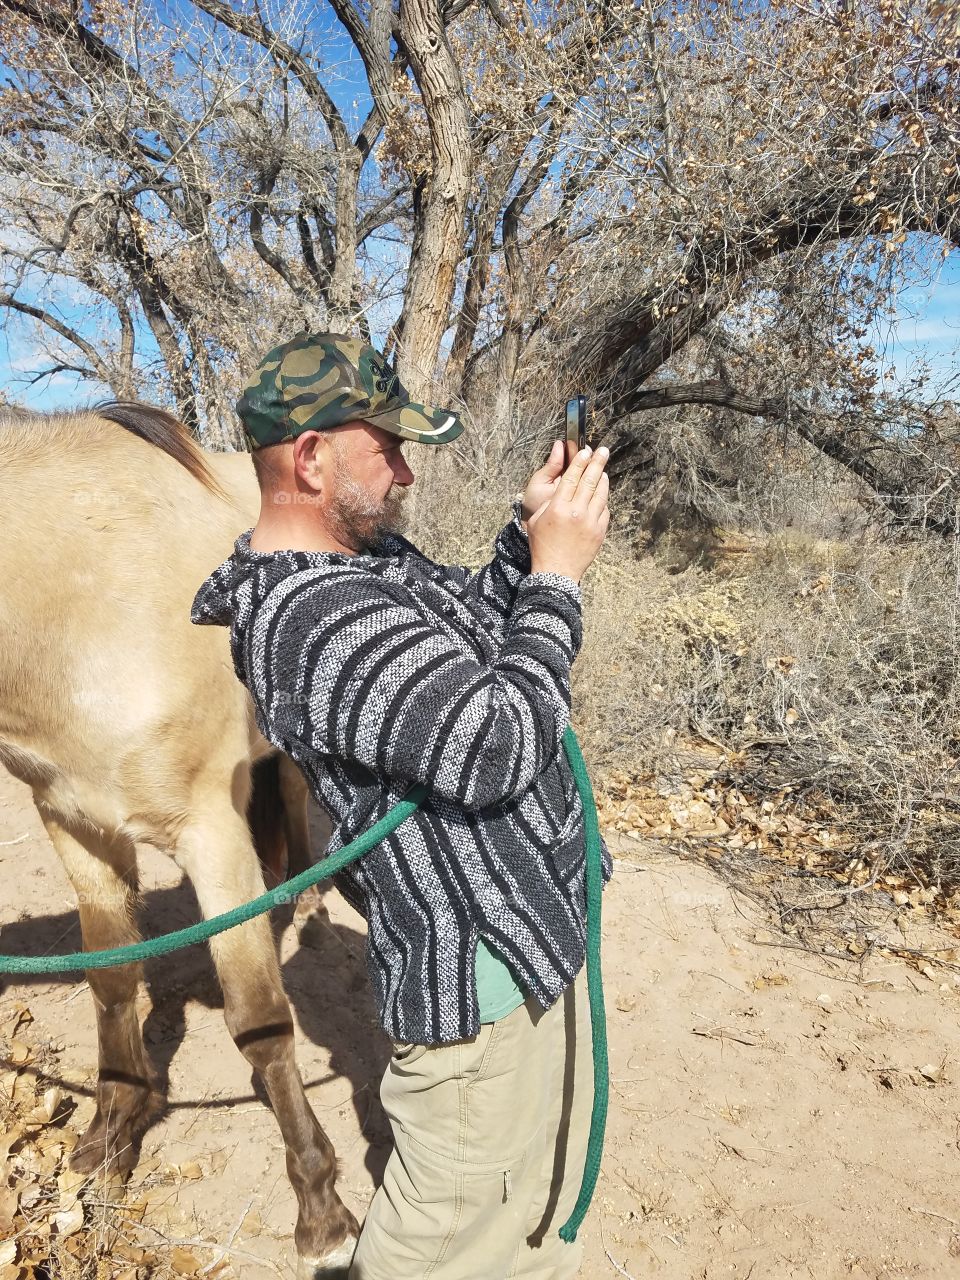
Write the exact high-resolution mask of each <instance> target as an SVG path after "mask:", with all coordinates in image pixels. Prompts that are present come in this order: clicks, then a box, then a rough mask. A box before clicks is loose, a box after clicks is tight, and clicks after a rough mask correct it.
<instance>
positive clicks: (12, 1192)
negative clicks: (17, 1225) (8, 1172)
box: [0, 1187, 20, 1236]
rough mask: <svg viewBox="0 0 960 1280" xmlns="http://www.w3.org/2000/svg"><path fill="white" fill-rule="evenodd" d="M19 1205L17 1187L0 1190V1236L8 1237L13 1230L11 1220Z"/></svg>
mask: <svg viewBox="0 0 960 1280" xmlns="http://www.w3.org/2000/svg"><path fill="white" fill-rule="evenodd" d="M19 1203H20V1191H19V1189H18V1188H17V1187H10V1188H8V1189H6V1190H0V1235H4V1236H6V1235H9V1234H10V1232H11V1231H12V1230H13V1219H14V1215H15V1214H16V1212H17V1206H18V1205H19Z"/></svg>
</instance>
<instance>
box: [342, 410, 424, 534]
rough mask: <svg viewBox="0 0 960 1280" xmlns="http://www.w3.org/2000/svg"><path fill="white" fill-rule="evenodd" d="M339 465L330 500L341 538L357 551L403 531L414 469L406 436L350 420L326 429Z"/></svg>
mask: <svg viewBox="0 0 960 1280" xmlns="http://www.w3.org/2000/svg"><path fill="white" fill-rule="evenodd" d="M326 434H327V435H328V436H329V437H330V444H331V446H332V450H333V460H334V466H333V469H332V485H331V488H330V491H329V493H328V496H327V501H326V503H325V504H324V506H325V511H324V515H325V517H326V520H327V523H328V524H329V525H330V528H331V530H332V532H333V533H334V534H335V535H336V537H337V538H338V540H339V541H340V542H342V543H343V544H344V545H345V546H349V547H353V548H354V549H355V550H356V551H367V550H373V548H374V547H375V546H376V545H377V543H378V542H379V541H380V539H381V538H382V537H383V535H384V534H385V533H390V532H397V533H399V532H402V530H403V527H404V525H403V511H402V506H403V499H404V498H405V497H406V490H407V487H408V486H409V485H411V484H413V479H414V477H413V472H412V471H411V470H410V468H409V466H408V465H407V461H406V459H405V458H404V456H403V447H404V444H405V443H406V442H405V441H404V440H403V439H402V438H401V437H400V436H395V435H393V433H392V432H390V431H384V430H383V428H382V427H375V426H373V425H371V424H370V423H368V422H348V423H344V424H343V425H342V426H340V427H334V428H333V429H332V430H330V431H329V432H327V433H326Z"/></svg>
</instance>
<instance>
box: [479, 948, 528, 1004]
mask: <svg viewBox="0 0 960 1280" xmlns="http://www.w3.org/2000/svg"><path fill="white" fill-rule="evenodd" d="M525 999H526V997H525V996H524V994H523V991H522V990H521V989H520V987H519V986H518V984H517V980H516V978H514V976H513V974H512V973H511V971H510V969H509V968H508V966H507V964H506V962H505V961H504V960H501V958H500V957H499V956H498V955H497V953H496V952H495V951H491V950H490V948H489V947H488V946H487V944H486V943H485V942H484V940H483V939H482V938H478V940H477V1003H478V1004H479V1006H480V1021H481V1022H496V1021H497V1019H498V1018H505V1017H506V1016H507V1014H508V1013H512V1012H513V1010H514V1009H516V1008H518V1007H519V1006H520V1005H522V1004H523V1002H524V1000H525Z"/></svg>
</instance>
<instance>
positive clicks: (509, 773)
mask: <svg viewBox="0 0 960 1280" xmlns="http://www.w3.org/2000/svg"><path fill="white" fill-rule="evenodd" d="M481 572H482V571H481ZM251 631H252V639H251V642H250V643H251V650H250V652H249V655H248V670H249V673H250V677H251V685H250V687H251V691H252V692H253V695H254V697H255V699H256V701H257V703H258V706H259V708H260V710H261V714H264V715H265V716H266V719H267V721H268V722H269V723H270V724H271V726H272V727H274V728H275V729H276V730H277V731H278V732H279V735H280V736H281V738H283V739H286V740H288V741H294V740H295V741H296V742H298V743H299V744H301V746H302V747H306V748H307V749H309V750H313V751H318V752H322V753H324V754H327V755H334V756H337V757H339V758H341V759H345V760H350V761H354V762H356V763H358V764H361V765H363V766H365V767H366V768H368V769H370V770H372V771H374V772H377V773H379V774H381V775H383V776H385V777H388V778H391V779H402V780H404V781H409V782H422V783H424V784H426V786H427V788H428V790H429V791H430V792H432V793H434V794H435V795H437V796H440V797H443V798H444V799H447V800H452V801H456V802H457V803H459V804H460V805H461V806H462V807H463V808H465V809H468V810H478V809H483V808H486V807H487V806H489V805H495V804H501V803H504V802H506V801H508V800H511V799H513V798H514V797H516V796H519V795H520V794H522V792H524V791H525V790H526V789H527V788H528V787H529V786H530V784H531V782H532V781H533V779H534V778H535V777H536V776H537V775H538V774H539V773H541V772H542V771H543V770H544V769H545V768H546V767H547V766H548V765H549V764H550V763H551V761H552V760H554V759H555V758H556V756H557V754H558V753H559V751H560V749H561V740H562V736H563V731H564V729H565V727H566V725H567V722H568V720H569V713H570V668H571V665H572V663H573V661H574V659H575V657H576V655H577V653H578V652H579V649H580V644H581V641H582V623H581V590H580V586H579V585H578V583H577V582H575V581H574V579H573V578H568V577H566V576H565V575H563V574H557V573H536V574H530V575H527V576H525V577H523V578H522V580H521V581H520V582H519V584H518V585H517V587H516V599H515V603H514V605H513V608H512V611H511V613H510V616H509V618H508V620H507V623H506V627H505V638H504V643H503V645H502V647H501V648H500V650H499V652H498V654H497V657H496V659H495V661H493V662H492V663H489V664H487V663H485V662H484V661H481V660H478V659H477V658H476V657H474V656H471V655H470V653H468V652H467V651H465V649H464V647H463V644H462V642H461V643H457V642H456V641H455V640H454V639H453V638H452V637H451V636H450V634H449V633H448V632H447V631H445V630H444V629H443V628H442V627H441V626H438V625H431V623H430V622H429V621H428V620H427V619H425V618H424V616H423V613H422V612H421V611H419V610H417V609H415V608H414V607H412V606H411V605H408V604H406V603H405V602H404V601H403V599H402V591H400V592H397V591H395V589H393V590H392V589H391V585H389V584H386V583H384V581H383V579H382V578H380V577H378V576H377V575H373V574H371V575H369V576H367V575H359V574H357V573H356V572H352V573H351V574H350V575H349V579H348V580H345V579H344V578H342V577H337V578H333V579H331V577H330V576H329V575H320V576H319V577H318V575H316V573H315V572H306V573H299V574H293V575H291V576H290V577H288V578H286V579H284V581H283V583H281V584H280V585H279V586H278V587H276V588H275V589H274V590H273V591H272V592H271V593H270V595H269V596H268V597H267V598H266V599H265V600H264V602H263V604H262V605H261V607H260V608H259V609H258V610H257V616H256V618H255V625H254V626H253V628H252V629H251Z"/></svg>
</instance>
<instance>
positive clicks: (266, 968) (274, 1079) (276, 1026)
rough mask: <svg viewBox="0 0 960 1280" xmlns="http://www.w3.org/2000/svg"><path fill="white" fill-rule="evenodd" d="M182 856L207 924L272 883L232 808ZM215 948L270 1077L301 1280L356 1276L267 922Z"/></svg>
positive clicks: (232, 1009) (244, 1034) (237, 1034)
mask: <svg viewBox="0 0 960 1280" xmlns="http://www.w3.org/2000/svg"><path fill="white" fill-rule="evenodd" d="M174 857H175V858H176V860H177V862H178V864H179V865H180V866H181V867H182V868H183V869H184V871H185V872H186V873H187V875H189V876H190V879H191V880H192V881H193V886H194V889H195V890H196V894H197V898H198V900H199V902H200V908H201V910H202V911H203V914H204V916H206V917H209V916H213V915H219V914H220V913H221V912H224V911H229V910H230V909H231V908H232V907H236V906H238V905H239V904H240V903H242V902H246V901H248V900H249V899H251V898H255V897H256V896H257V895H258V894H261V893H263V891H264V884H263V876H262V875H261V872H260V868H259V865H258V863H257V859H256V856H255V854H254V851H253V847H252V845H251V841H250V832H249V829H248V827H247V824H246V822H245V821H244V820H243V819H242V818H241V817H240V816H239V815H238V814H237V813H236V812H235V811H234V810H233V809H232V808H227V807H225V806H224V807H219V806H215V805H214V806H212V807H211V808H210V810H209V811H207V812H205V813H204V814H203V815H202V816H197V814H196V812H195V814H194V817H193V818H192V820H191V822H190V824H189V825H188V826H187V827H186V828H184V829H183V830H182V831H181V833H180V835H179V837H178V840H177V844H176V848H175V850H174ZM210 949H211V952H212V953H213V959H214V963H215V964H216V967H217V973H218V975H219V977H220V982H221V985H222V987H223V995H224V1013H225V1017H226V1022H227V1027H228V1029H229V1031H230V1034H231V1036H232V1037H233V1039H234V1041H235V1042H236V1044H237V1047H238V1048H239V1049H240V1052H241V1053H242V1054H243V1055H244V1057H245V1058H246V1059H247V1061H248V1062H249V1063H250V1065H251V1066H252V1067H253V1068H254V1070H255V1071H256V1072H257V1073H258V1075H259V1076H260V1079H261V1080H262V1082H263V1085H264V1088H265V1089H266V1092H267V1096H268V1097H269V1099H270V1105H271V1106H272V1108H273V1111H274V1114H275V1115H276V1117H277V1122H278V1124H279V1125H280V1131H281V1134H282V1135H283V1141H284V1145H285V1147H286V1153H287V1173H288V1175H289V1178H290V1182H291V1184H292V1185H293V1189H294V1192H295V1193H296V1196H297V1203H298V1206H299V1215H298V1218H297V1226H296V1232H295V1239H296V1245H297V1253H298V1255H299V1259H300V1265H299V1271H298V1274H299V1275H300V1276H301V1277H309V1278H310V1280H320V1278H321V1277H324V1278H325V1280H334V1277H339V1276H344V1277H345V1276H346V1274H347V1272H346V1268H347V1265H348V1264H349V1261H350V1258H351V1256H352V1254H353V1249H354V1246H355V1244H356V1238H357V1235H358V1234H359V1228H358V1226H357V1222H356V1219H355V1218H354V1216H353V1214H352V1213H350V1211H349V1210H348V1209H347V1208H346V1206H345V1205H344V1204H343V1203H342V1201H341V1200H340V1197H339V1196H338V1195H337V1193H336V1190H335V1188H334V1183H335V1181H336V1173H337V1168H336V1158H335V1155H334V1151H333V1147H332V1145H331V1143H330V1140H329V1138H328V1137H327V1135H326V1134H325V1133H324V1131H323V1129H322V1128H321V1127H320V1125H319V1123H318V1121H317V1118H316V1116H315V1115H314V1114H313V1111H312V1110H311V1108H310V1104H309V1102H308V1101H307V1096H306V1093H305V1092H304V1088H303V1082H302V1080H301V1078H300V1073H299V1071H298V1070H297V1065H296V1061H295V1058H294V1036H293V1018H292V1016H291V1013H290V1005H289V1004H288V1002H287V997H286V995H285V994H284V991H283V986H282V984H281V981H280V966H279V962H278V959H277V952H276V948H275V945H274V940H273V934H272V931H271V928H270V923H269V920H268V918H267V916H265V915H263V916H258V917H257V918H256V919H255V920H250V921H248V922H247V923H246V924H243V925H240V926H238V927H237V928H234V929H229V930H227V931H226V932H225V933H220V934H218V935H217V936H216V937H214V938H211V940H210Z"/></svg>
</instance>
